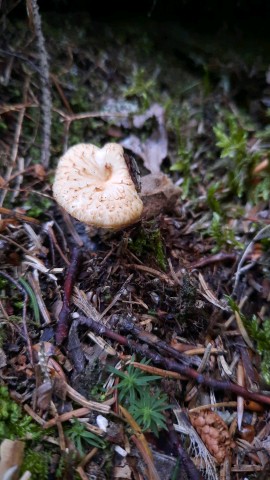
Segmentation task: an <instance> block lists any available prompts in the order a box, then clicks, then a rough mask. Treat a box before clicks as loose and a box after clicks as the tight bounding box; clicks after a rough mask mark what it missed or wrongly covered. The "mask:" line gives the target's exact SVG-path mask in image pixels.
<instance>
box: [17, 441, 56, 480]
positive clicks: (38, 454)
mask: <svg viewBox="0 0 270 480" xmlns="http://www.w3.org/2000/svg"><path fill="white" fill-rule="evenodd" d="M49 459H50V454H49V452H46V451H45V452H44V450H42V451H36V450H31V449H30V448H28V449H27V450H26V452H25V455H24V460H23V464H22V467H21V474H23V473H24V472H26V471H27V470H28V471H29V472H31V480H47V478H48V472H49Z"/></svg>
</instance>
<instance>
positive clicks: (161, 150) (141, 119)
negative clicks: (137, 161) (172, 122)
mask: <svg viewBox="0 0 270 480" xmlns="http://www.w3.org/2000/svg"><path fill="white" fill-rule="evenodd" d="M151 117H155V118H156V121H157V127H156V128H155V129H154V131H153V132H152V134H151V136H150V137H149V138H147V140H146V141H145V142H142V141H141V140H140V139H139V137H137V136H136V135H130V136H129V137H127V138H125V139H124V140H123V141H122V142H121V144H122V145H123V147H125V148H128V149H129V150H131V151H132V152H133V153H135V154H136V155H138V156H139V157H140V158H142V159H143V162H144V166H145V167H146V168H147V169H148V170H149V171H150V172H151V173H158V172H160V166H161V163H162V161H163V160H164V158H166V157H167V153H168V136H167V131H166V127H165V118H164V109H163V107H161V105H158V104H157V103H154V104H153V105H152V106H151V107H150V108H149V109H148V110H147V111H146V112H145V113H143V114H142V115H134V117H133V124H134V127H136V128H142V127H143V125H144V123H145V122H146V121H147V120H148V119H149V118H151Z"/></svg>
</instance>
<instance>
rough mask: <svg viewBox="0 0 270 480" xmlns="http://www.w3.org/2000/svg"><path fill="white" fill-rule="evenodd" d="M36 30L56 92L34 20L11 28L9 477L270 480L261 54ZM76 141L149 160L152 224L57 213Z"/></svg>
mask: <svg viewBox="0 0 270 480" xmlns="http://www.w3.org/2000/svg"><path fill="white" fill-rule="evenodd" d="M28 3H29V2H28ZM60 24H61V28H59V25H60ZM42 28H43V32H44V36H45V39H46V44H45V46H46V49H47V51H48V58H49V72H50V75H49V84H47V83H46V78H45V79H44V72H45V73H46V68H45V70H44V65H43V66H42V64H41V62H40V57H39V54H40V46H39V47H38V45H37V41H36V36H35V34H34V27H33V14H32V13H31V12H30V13H29V17H26V16H25V18H21V19H18V18H15V19H14V18H12V11H11V12H4V13H3V14H2V18H1V29H2V33H3V34H4V35H2V40H1V48H0V69H1V73H0V81H1V84H2V89H1V90H2V93H1V106H0V114H1V118H0V131H1V138H0V144H1V153H0V155H1V156H0V188H1V190H0V215H1V219H0V381H1V383H0V402H1V409H0V440H1V442H2V444H1V461H0V477H1V478H5V479H6V480H8V479H10V480H12V479H18V478H20V479H24V480H25V479H26V478H32V479H39V480H40V479H41V480H42V479H50V480H52V479H64V480H69V479H73V478H75V479H77V478H81V479H82V480H86V479H91V480H92V479H102V478H107V479H135V480H141V479H149V480H152V479H155V480H158V479H162V480H169V479H170V480H175V479H183V480H184V479H186V478H190V479H193V480H195V479H199V478H204V479H207V480H225V479H226V480H230V479H231V480H241V479H250V480H251V479H257V478H260V479H264V478H265V479H267V478H269V476H270V464H269V455H270V423H269V413H268V410H269V405H270V308H269V300H270V255H269V247H270V235H269V232H270V204H269V191H270V165H269V148H270V143H269V140H270V124H269V105H270V85H269V84H270V70H269V65H270V63H269V61H268V59H267V54H266V53H265V52H266V51H267V45H265V43H264V42H263V40H262V41H261V42H258V44H257V45H256V51H254V50H255V49H254V45H253V43H252V41H251V39H249V38H248V37H246V36H245V35H244V34H241V33H240V32H235V33H234V36H232V35H231V34H230V35H228V32H226V28H225V29H224V31H222V32H219V33H218V34H216V35H215V36H213V35H209V36H207V35H206V34H204V35H202V34H201V35H199V34H198V33H194V32H192V33H191V32H190V31H188V30H185V29H184V28H182V27H181V26H180V25H178V24H177V23H176V22H175V23H173V22H171V23H162V22H161V23H155V22H154V21H152V20H151V19H149V18H145V19H141V20H140V22H138V23H137V22H135V21H134V22H131V23H130V24H128V23H127V22H121V21H118V22H117V21H106V22H105V21H104V22H101V21H100V22H98V21H92V20H91V18H89V17H88V16H87V15H79V14H72V15H68V14H66V15H60V14H55V15H50V14H44V15H43V16H42ZM228 37H229V40H228ZM48 85H49V87H48ZM50 97H51V98H50ZM82 142H83V143H92V144H94V145H96V146H98V147H102V146H103V145H104V144H106V143H108V142H119V143H121V145H123V147H124V148H125V151H126V153H127V154H129V155H130V156H133V157H134V158H135V160H136V162H137V165H138V167H139V170H140V176H141V179H140V180H139V183H140V182H141V183H142V190H141V196H142V199H143V202H144V211H143V215H142V219H141V220H140V221H139V222H138V223H136V224H134V225H132V226H130V227H126V228H124V229H122V230H119V231H116V232H113V231H111V232H108V231H107V232H106V231H102V230H97V229H95V228H93V227H89V226H86V225H84V224H83V223H81V222H79V221H78V220H76V219H74V218H72V217H70V216H69V215H68V214H67V213H66V212H65V211H64V209H62V208H61V207H60V206H59V205H58V204H57V202H56V201H55V200H54V198H53V194H52V184H53V179H54V174H55V168H56V166H57V162H58V159H59V158H60V157H61V155H62V154H63V153H64V152H65V151H66V149H67V148H68V147H70V146H72V145H75V144H76V143H82ZM59 321H60V323H61V324H64V330H63V331H64V334H63V331H62V333H61V328H60V334H59ZM14 466H15V467H16V468H15V470H16V472H15V473H14V468H13V467H14ZM1 475H2V476H1ZM4 475H5V476H4Z"/></svg>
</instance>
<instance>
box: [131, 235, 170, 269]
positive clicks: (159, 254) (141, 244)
mask: <svg viewBox="0 0 270 480" xmlns="http://www.w3.org/2000/svg"><path fill="white" fill-rule="evenodd" d="M130 250H131V251H132V252H134V253H135V255H137V256H138V257H140V258H144V257H148V258H149V254H150V255H151V257H152V258H153V259H154V261H155V263H156V264H157V265H158V266H159V267H160V268H161V269H162V270H166V267H167V261H166V255H165V249H164V244H163V240H162V236H161V233H160V230H159V229H158V228H154V229H151V228H149V229H144V228H141V229H140V230H139V231H138V233H137V234H136V236H135V237H134V238H133V239H131V241H130Z"/></svg>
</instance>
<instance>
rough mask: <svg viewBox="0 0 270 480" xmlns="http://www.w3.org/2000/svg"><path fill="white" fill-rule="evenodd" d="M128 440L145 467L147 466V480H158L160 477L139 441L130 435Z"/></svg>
mask: <svg viewBox="0 0 270 480" xmlns="http://www.w3.org/2000/svg"><path fill="white" fill-rule="evenodd" d="M130 440H132V441H133V442H134V443H135V445H136V447H137V449H138V450H139V452H140V454H141V456H142V458H143V459H144V461H145V463H146V465H147V468H148V472H149V480H160V476H159V474H158V472H157V469H156V467H155V465H154V463H153V460H152V459H151V458H150V457H149V456H148V454H147V452H146V450H145V448H144V446H143V444H142V442H141V441H140V439H139V438H138V437H136V435H131V437H130Z"/></svg>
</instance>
